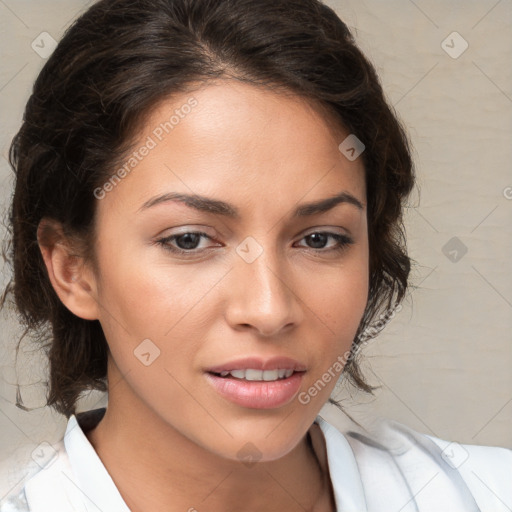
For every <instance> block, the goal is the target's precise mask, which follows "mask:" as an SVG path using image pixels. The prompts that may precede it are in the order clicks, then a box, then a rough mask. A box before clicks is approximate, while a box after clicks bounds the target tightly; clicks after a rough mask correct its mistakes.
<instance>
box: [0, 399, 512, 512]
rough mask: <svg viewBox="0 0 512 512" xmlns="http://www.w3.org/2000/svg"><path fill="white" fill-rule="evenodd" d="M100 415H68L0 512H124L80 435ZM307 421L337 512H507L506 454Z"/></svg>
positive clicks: (391, 430) (511, 455) (382, 429)
mask: <svg viewBox="0 0 512 512" xmlns="http://www.w3.org/2000/svg"><path fill="white" fill-rule="evenodd" d="M104 411H105V409H104V408H102V409H96V410H95V411H88V412H87V413H81V414H79V415H78V416H79V418H78V419H77V416H75V415H72V416H71V417H70V418H69V420H68V424H67V428H66V432H65V434H64V436H63V438H62V440H61V441H60V442H59V443H57V444H56V445H54V446H51V445H49V444H46V445H45V444H44V443H43V444H41V445H39V446H38V449H37V450H35V452H34V453H33V455H32V456H33V459H34V461H36V466H37V467H34V468H32V470H29V474H28V475H27V476H26V478H25V479H24V480H23V481H22V482H21V483H20V485H19V486H18V488H17V489H15V490H13V491H12V492H11V493H10V494H9V495H8V496H7V497H6V498H4V499H3V500H2V501H1V502H0V512H130V509H129V508H128V506H127V505H126V503H125V502H124V500H123V498H122V496H121V494H120V493H119V491H118V489H117V487H116V485H115V484H114V481H113V480H112V478H111V477H110V475H109V473H108V471H107V470H106V468H105V466H104V465H103V463H102V462H101V459H100V458H99V457H98V454H97V453H96V451H95V450H94V448H93V446H92V445H91V444H90V442H89V440H88V439H87V437H86V435H85V433H84V430H83V429H82V426H83V425H86V424H87V423H89V425H88V427H87V428H91V424H92V425H94V424H95V423H97V422H98V421H99V420H100V419H101V417H102V415H103V413H104ZM315 421H316V423H318V425H319V426H320V429H321V431H322V433H323V435H324V439H325V445H326V449H327V460H328V465H329V475H330V478H331V482H332V487H333V490H334V496H335V501H336V510H337V512H445V511H446V512H448V511H449V512H510V511H512V450H510V449H506V448H499V447H490V446H477V445H466V444H458V443H455V442H449V441H444V440H442V439H439V438H436V437H433V436H429V435H426V434H421V433H418V432H416V431H413V430H411V429H409V428H408V427H406V426H405V425H402V424H400V423H397V422H394V421H391V420H385V421H382V422H380V424H379V426H378V428H376V429H375V430H373V431H372V432H369V431H368V430H364V429H360V428H359V427H356V426H355V424H354V425H353V426H352V427H351V428H350V429H347V430H344V431H340V430H338V428H336V427H335V426H333V425H332V424H330V423H328V422H327V421H326V420H325V419H323V418H322V417H321V416H317V418H316V420H315ZM84 422H85V423H84ZM91 422H92V423H91ZM84 429H85V427H84ZM25 469H27V468H25Z"/></svg>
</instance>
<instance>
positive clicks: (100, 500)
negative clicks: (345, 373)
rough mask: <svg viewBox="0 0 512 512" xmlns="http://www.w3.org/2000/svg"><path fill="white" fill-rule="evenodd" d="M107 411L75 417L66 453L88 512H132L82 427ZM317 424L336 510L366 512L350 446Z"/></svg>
mask: <svg viewBox="0 0 512 512" xmlns="http://www.w3.org/2000/svg"><path fill="white" fill-rule="evenodd" d="M104 411H105V409H104V408H102V409H96V410H94V411H87V412H86V413H80V414H78V416H79V419H80V423H79V422H78V420H77V417H76V416H75V415H71V417H70V418H69V420H68V425H67V428H66V433H65V435H64V444H65V447H66V452H67V454H68V458H69V462H70V465H71V468H72V470H73V473H74V475H76V478H77V480H78V481H77V484H78V485H79V486H80V489H81V491H82V492H83V493H84V494H85V495H86V496H87V498H88V501H90V502H91V505H90V506H88V511H89V510H91V511H94V512H96V511H97V510H98V509H99V510H115V511H116V512H117V511H118V512H130V509H129V508H128V506H127V505H126V503H125V502H124V500H123V498H122V496H121V494H120V493H119V491H118V489H117V487H116V485H115V483H114V481H113V480H112V478H111V476H110V474H109V473H108V471H107V469H106V468H105V466H104V465H103V463H102V461H101V459H100V458H99V456H98V454H97V453H96V451H95V450H94V448H93V446H92V445H91V443H90V442H89V440H88V439H87V437H86V435H85V433H84V430H83V429H82V427H81V425H83V426H84V429H85V430H86V431H87V430H88V429H89V428H92V427H94V426H95V423H97V422H99V420H100V419H101V417H102V416H103V413H104ZM315 422H316V423H318V425H319V426H320V429H321V430H322V433H323V435H324V439H325V446H326V451H327V462H328V466H329V475H330V479H331V483H332V487H333V491H334V498H335V502H336V510H337V511H338V512H362V511H366V510H367V506H366V500H365V496H364V490H363V485H362V482H361V477H360V474H359V469H358V466H357V462H356V459H355V456H354V453H353V451H352V448H351V447H350V444H349V443H348V441H347V439H346V438H345V437H344V436H343V434H342V433H341V432H340V431H339V430H338V429H337V428H336V427H334V426H333V425H331V424H330V423H328V422H327V421H326V420H324V419H323V418H322V417H321V416H317V417H316V419H315Z"/></svg>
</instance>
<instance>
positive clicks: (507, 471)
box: [424, 434, 512, 510]
mask: <svg viewBox="0 0 512 512" xmlns="http://www.w3.org/2000/svg"><path fill="white" fill-rule="evenodd" d="M424 435H425V437H427V438H429V439H431V440H432V441H433V442H434V443H435V444H436V446H438V447H439V448H440V450H441V454H442V456H443V459H444V460H445V461H446V462H447V463H448V464H449V465H450V466H451V467H453V468H454V469H455V470H457V471H458V472H459V474H460V475H461V477H462V478H463V479H464V482H465V483H466V485H467V486H468V487H469V488H470V489H471V492H472V493H473V496H475V498H476V500H477V502H481V503H484V502H485V503H487V504H488V503H489V501H491V502H492V503H493V505H494V506H495V507H496V508H495V509H494V510H501V508H503V510H506V509H507V508H508V510H511V509H512V449H509V448H503V447H499V446H483V445H473V444H463V443H462V444H461V443H458V442H456V441H447V440H444V439H440V438H438V437H434V436H430V435H427V434H424ZM487 506H488V505H487ZM498 507H501V508H498Z"/></svg>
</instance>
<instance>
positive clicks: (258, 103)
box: [94, 81, 368, 460]
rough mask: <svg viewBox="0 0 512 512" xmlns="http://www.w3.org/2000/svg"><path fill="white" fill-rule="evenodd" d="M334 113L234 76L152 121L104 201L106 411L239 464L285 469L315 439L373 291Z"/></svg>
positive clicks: (358, 182) (101, 278)
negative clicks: (133, 417)
mask: <svg viewBox="0 0 512 512" xmlns="http://www.w3.org/2000/svg"><path fill="white" fill-rule="evenodd" d="M192 98H193V99H192ZM186 105H188V106H186ZM173 115H174V116H175V117H174V118H172V119H171V116H173ZM326 119H327V116H326V114H320V113H319V112H318V111H317V110H316V109H313V108H312V107H311V106H309V104H308V103H306V102H305V100H303V99H297V98H291V97H285V96H283V95H278V94H277V93H275V92H269V91H268V90H265V89H262V88H257V87H254V86H250V85H244V84H241V83H239V82H230V81H224V82H219V83H217V84H216V85H213V84H210V85H208V86H207V87H204V88H202V89H200V90H198V91H196V92H194V93H190V94H183V95H181V96H176V97H174V98H173V100H172V101H166V102H164V103H162V104H160V105H159V107H158V108H157V109H156V110H155V111H154V112H153V113H152V114H151V116H150V118H149V120H148V122H147V124H146V126H145V128H144V130H142V132H141V134H140V137H139V142H138V143H137V144H135V147H134V151H137V154H136V155H135V154H134V155H132V160H131V161H130V162H131V164H130V163H127V166H125V172H122V171H121V172H119V173H118V176H119V177H121V178H122V179H118V180H116V181H111V183H110V186H109V185H107V186H105V187H104V188H102V190H101V191H97V194H96V195H97V197H98V198H101V199H98V202H97V236H98V241H97V247H96V249H97V259H98V262H99V274H98V275H97V276H96V279H97V281H96V285H95V288H94V289H95V293H96V294H97V296H96V297H95V300H96V302H97V304H99V305H100V306H99V307H98V313H97V315H98V318H99V320H100V322H101V325H102V327H103V330H104V332H105V336H106V338H107V340H108V344H109V347H110V351H111V356H112V360H111V363H113V364H114V365H115V367H116V368H117V369H118V371H119V372H120V373H121V374H123V375H124V381H125V383H124V385H119V386H113V384H114V383H112V382H110V386H111V390H110V394H109V407H112V408H114V407H115V403H116V400H119V401H121V400H122V401H123V402H124V403H125V404H126V403H130V404H132V405H133V406H134V407H137V408H138V412H140V411H141V410H142V409H141V408H148V409H149V410H150V411H151V412H152V413H153V414H154V415H155V417H156V418H158V421H159V422H161V426H164V427H166V428H167V427H169V428H170V429H172V430H173V431H174V432H177V433H179V434H181V435H182V436H184V437H185V438H187V439H188V440H190V441H193V442H194V443H196V444H197V445H199V446H201V447H203V448H205V449H207V450H209V451H210V452H213V453H216V454H218V455H221V456H223V457H227V458H231V459H239V458H240V457H241V456H242V455H243V454H244V450H245V451H247V450H249V451H250V450H254V451H257V452H259V455H258V456H259V457H261V460H274V459H276V458H279V457H281V456H283V455H285V454H286V453H288V452H289V451H290V450H291V449H292V448H293V447H294V446H296V445H297V443H298V442H299V441H300V439H301V438H302V437H303V436H304V434H305V433H306V431H307V430H308V428H309V427H310V425H311V424H312V422H313V421H314V419H315V417H316V415H317V413H318V412H319V410H320V408H321V407H322V405H323V404H324V403H325V402H326V401H327V400H328V398H329V395H330V393H331V391H332V389H333V388H334V386H335V383H336V380H337V379H338V377H339V375H340V368H341V366H342V364H344V363H345V362H346V352H347V351H348V350H349V349H350V346H351V343H352V340H353V338H354V335H355V333H356V330H357V328H358V325H359V323H360V320H361V318H362V315H363V312H364V308H365V305H366V301H367V291H368V237H367V217H366V190H365V180H364V167H363V163H362V159H361V158H356V159H355V160H349V159H347V158H346V157H345V156H344V154H342V153H341V152H340V150H339V149H338V146H339V144H340V143H341V142H342V141H343V140H344V139H345V138H346V137H347V136H348V135H349V133H344V132H342V131H340V129H339V128H338V127H337V125H335V123H334V120H333V121H331V122H328V121H326ZM166 122H167V124H165V123H166ZM143 147H145V148H146V149H142V148H143ZM123 176H124V177H123ZM166 194H167V195H169V197H170V195H171V194H181V195H183V196H185V195H186V196H192V198H190V199H188V200H184V199H183V198H182V200H177V199H175V200H171V199H169V197H168V199H167V200H165V197H164V196H165V195H166ZM340 194H344V196H342V197H344V198H345V199H344V200H341V201H339V202H333V203H332V204H330V205H328V206H331V207H330V208H327V207H326V208H320V207H318V208H317V207H313V206H312V203H320V204H322V202H325V201H326V200H328V199H329V198H333V197H335V196H338V195H340ZM347 198H348V199H347ZM358 202H359V203H361V205H362V208H361V207H360V206H358V205H357V203H358ZM308 205H309V206H308ZM324 206H325V205H324ZM173 237H174V238H173ZM347 242H350V243H347ZM247 358H249V359H250V360H247V361H243V360H244V359H247ZM276 358H283V359H282V360H281V361H279V360H278V359H276ZM284 358H286V359H284ZM244 369H249V370H250V369H252V370H254V371H248V372H244ZM230 370H239V371H238V372H236V371H235V374H234V375H233V374H228V375H227V376H224V377H223V376H220V375H215V373H216V374H219V373H221V372H222V371H224V372H228V371H230ZM262 370H277V371H265V372H264V373H262ZM279 370H294V373H293V374H292V375H291V376H290V377H287V378H286V375H288V373H290V372H288V373H286V374H285V378H283V379H282V380H280V379H279V377H282V374H283V371H281V372H279ZM212 372H213V373H212ZM251 379H256V380H251ZM265 379H268V380H265ZM276 379H278V380H276ZM127 395H129V396H127ZM134 413H136V411H133V410H132V411H124V414H126V416H127V418H128V417H129V414H134ZM120 414H122V413H121V412H120ZM164 430H165V429H164ZM247 443H251V444H250V445H248V444H247ZM241 450H242V451H241Z"/></svg>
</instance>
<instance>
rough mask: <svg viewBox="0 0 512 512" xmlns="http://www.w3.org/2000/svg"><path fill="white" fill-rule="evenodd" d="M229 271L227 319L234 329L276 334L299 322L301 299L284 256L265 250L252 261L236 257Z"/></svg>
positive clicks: (262, 334) (264, 334) (269, 335)
mask: <svg viewBox="0 0 512 512" xmlns="http://www.w3.org/2000/svg"><path fill="white" fill-rule="evenodd" d="M234 266H235V267H234V268H233V270H232V271H231V272H230V283H229V298H228V301H227V309H226V313H225V314H226V320H227V321H228V323H229V324H230V325H231V326H232V327H233V329H236V330H241V329H252V330H254V331H256V332H257V334H258V335H260V336H264V337H272V336H277V335H279V334H281V332H282V333H284V332H288V331H289V330H290V329H293V327H296V326H297V325H299V324H300V322H301V321H302V318H303V309H302V301H301V300H300V297H299V296H298V294H299V293H300V292H301V291H302V292H303V291H304V290H296V289H295V287H296V286H294V280H293V276H292V272H291V270H290V269H289V268H287V266H286V262H285V261H284V260H283V258H282V257H280V256H279V255H276V254H275V252H271V251H270V250H263V252H262V253H261V254H260V256H259V257H258V258H256V259H255V260H254V261H252V262H250V263H249V262H248V261H246V260H244V258H242V257H238V256H236V257H235V263H234Z"/></svg>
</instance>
